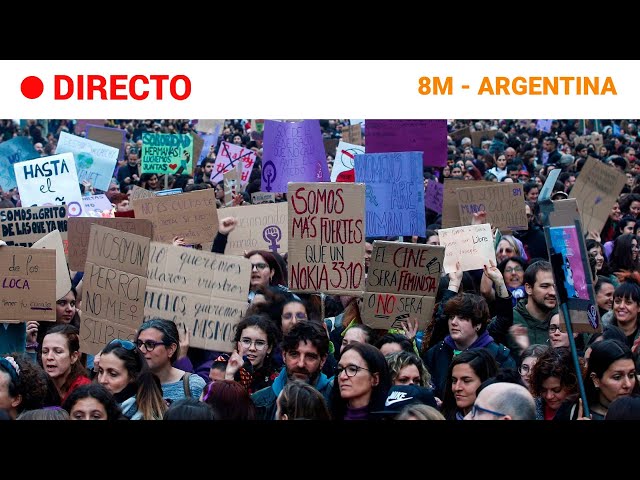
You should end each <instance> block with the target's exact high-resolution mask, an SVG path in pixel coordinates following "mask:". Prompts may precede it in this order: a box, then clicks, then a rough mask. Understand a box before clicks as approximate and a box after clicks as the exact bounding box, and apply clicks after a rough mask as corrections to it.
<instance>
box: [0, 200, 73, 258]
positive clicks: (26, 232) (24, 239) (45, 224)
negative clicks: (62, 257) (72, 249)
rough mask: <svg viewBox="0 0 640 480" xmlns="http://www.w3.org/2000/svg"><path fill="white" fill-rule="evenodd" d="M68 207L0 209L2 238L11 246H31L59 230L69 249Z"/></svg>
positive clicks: (65, 245) (64, 243)
mask: <svg viewBox="0 0 640 480" xmlns="http://www.w3.org/2000/svg"><path fill="white" fill-rule="evenodd" d="M67 220H68V217H67V207H65V206H64V205H60V206H51V207H23V208H2V209H0V227H1V229H2V230H1V231H2V240H4V241H5V242H6V244H7V245H9V246H12V245H14V246H20V247H30V246H32V245H33V244H34V243H35V242H37V241H38V240H40V239H41V238H43V237H44V236H46V235H47V234H48V233H50V232H53V231H54V230H58V231H59V232H60V235H61V236H62V243H63V245H64V247H65V252H66V250H67Z"/></svg>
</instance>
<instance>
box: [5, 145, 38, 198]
mask: <svg viewBox="0 0 640 480" xmlns="http://www.w3.org/2000/svg"><path fill="white" fill-rule="evenodd" d="M33 158H40V154H39V153H38V151H37V150H36V149H35V148H34V147H33V143H32V142H31V140H30V139H29V138H28V137H14V138H12V139H11V140H7V141H6V142H2V143H0V187H2V189H3V190H5V191H8V190H11V189H12V188H16V187H17V186H18V184H17V183H16V172H15V170H14V169H13V165H14V164H15V163H19V162H22V161H23V160H31V159H33Z"/></svg>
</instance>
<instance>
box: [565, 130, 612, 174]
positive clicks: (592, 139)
mask: <svg viewBox="0 0 640 480" xmlns="http://www.w3.org/2000/svg"><path fill="white" fill-rule="evenodd" d="M579 143H582V144H583V145H589V144H590V143H591V144H593V146H594V148H595V149H596V151H598V149H599V148H600V147H601V146H602V145H604V140H603V139H602V134H601V133H598V132H593V133H590V134H589V135H583V136H581V137H576V138H574V139H573V144H574V145H576V146H577V145H578V144H579ZM580 174H581V175H582V172H580Z"/></svg>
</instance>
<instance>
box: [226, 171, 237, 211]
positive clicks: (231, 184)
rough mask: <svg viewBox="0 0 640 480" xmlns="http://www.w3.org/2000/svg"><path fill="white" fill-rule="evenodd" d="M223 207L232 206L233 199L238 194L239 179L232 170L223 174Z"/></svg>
mask: <svg viewBox="0 0 640 480" xmlns="http://www.w3.org/2000/svg"><path fill="white" fill-rule="evenodd" d="M223 185H224V205H225V207H231V206H233V199H234V198H235V196H236V195H238V194H239V193H240V177H239V176H238V171H237V170H236V169H235V168H233V169H231V170H229V171H228V172H227V173H225V174H224V182H223Z"/></svg>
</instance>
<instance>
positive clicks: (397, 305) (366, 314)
mask: <svg viewBox="0 0 640 480" xmlns="http://www.w3.org/2000/svg"><path fill="white" fill-rule="evenodd" d="M435 304H436V299H435V297H427V296H418V295H403V294H400V293H370V292H365V293H364V296H363V298H362V307H360V308H361V312H360V314H361V316H362V319H363V321H364V323H365V324H367V325H368V326H370V327H371V328H380V329H389V328H403V327H402V322H406V321H407V320H409V319H410V318H415V319H416V320H417V321H418V328H419V329H421V330H422V329H424V328H426V326H427V325H428V324H429V322H430V321H431V316H432V315H433V307H434V306H435Z"/></svg>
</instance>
